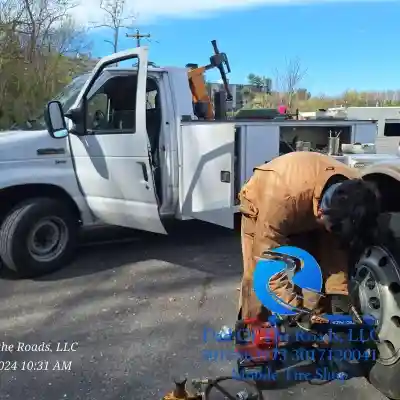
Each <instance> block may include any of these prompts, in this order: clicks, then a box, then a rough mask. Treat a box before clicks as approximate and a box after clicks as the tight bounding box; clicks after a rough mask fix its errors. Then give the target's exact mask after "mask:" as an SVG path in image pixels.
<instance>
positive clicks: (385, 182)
mask: <svg viewBox="0 0 400 400" xmlns="http://www.w3.org/2000/svg"><path fill="white" fill-rule="evenodd" d="M363 179H364V180H366V181H369V182H373V183H374V184H375V185H376V187H377V189H378V190H379V193H380V195H381V200H382V212H387V213H389V212H391V213H396V212H400V182H399V181H398V180H397V179H395V178H393V177H391V176H389V175H385V174H379V173H377V174H370V175H366V176H364V177H363Z"/></svg>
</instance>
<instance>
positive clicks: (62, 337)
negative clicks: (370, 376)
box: [0, 222, 385, 400]
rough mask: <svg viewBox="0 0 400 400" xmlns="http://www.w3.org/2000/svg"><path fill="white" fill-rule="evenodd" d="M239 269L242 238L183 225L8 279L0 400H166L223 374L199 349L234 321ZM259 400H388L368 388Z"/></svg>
mask: <svg viewBox="0 0 400 400" xmlns="http://www.w3.org/2000/svg"><path fill="white" fill-rule="evenodd" d="M115 239H120V241H118V242H113V241H114V240H115ZM241 268H242V266H241V254H240V239H239V235H238V233H237V232H233V231H229V230H225V229H222V228H215V227H213V226H210V225H207V224H201V223H197V222H195V223H193V222H186V223H185V225H184V227H183V226H182V227H181V228H180V229H179V231H178V232H175V234H174V235H172V236H171V237H164V236H158V235H152V234H146V233H137V232H127V231H124V230H123V231H115V230H106V231H100V232H99V231H96V232H90V233H89V234H87V235H86V236H85V237H83V239H82V247H81V248H80V249H79V251H78V253H77V256H76V261H75V262H74V263H73V265H71V266H69V267H67V268H65V269H63V270H61V271H59V272H57V273H54V274H51V275H48V276H46V277H43V278H40V279H36V280H21V281H17V280H14V279H13V278H12V276H10V275H9V274H7V272H6V271H3V276H2V278H1V279H0V299H1V302H0V309H1V311H0V329H1V332H2V336H1V337H0V399H1V400H2V399H12V400H61V399H62V400H81V399H82V400H117V399H118V400H119V399H123V400H125V399H126V400H131V399H132V400H141V399H143V400H151V399H161V398H162V396H163V395H164V394H165V393H166V392H168V391H169V390H170V389H171V388H172V383H171V382H172V379H173V377H174V376H177V375H185V374H186V375H188V376H189V379H191V378H195V377H206V376H211V377H215V376H218V375H230V374H231V372H232V369H233V368H234V365H235V361H234V359H233V357H229V356H226V355H227V354H229V352H228V350H227V352H226V353H222V352H220V353H219V354H224V355H222V356H221V355H220V356H217V357H215V358H217V359H216V360H214V361H209V360H206V357H205V353H204V350H215V351H219V349H220V345H219V344H218V343H216V342H215V341H214V340H213V337H212V332H218V331H219V329H220V328H221V326H223V325H228V326H231V325H232V324H233V323H234V322H235V319H236V312H237V297H238V291H237V287H238V286H239V282H240V277H241ZM226 349H228V348H226ZM68 350H69V351H68ZM264 395H265V398H268V399H273V400H278V399H282V400H286V399H294V398H295V397H297V396H302V397H307V398H308V399H310V400H313V399H315V400H317V399H318V400H322V399H328V398H329V399H339V398H340V399H341V400H347V399H348V400H350V399H351V400H358V399H360V400H361V399H363V400H365V399H371V400H379V399H384V398H385V397H383V396H382V395H380V394H379V393H378V392H377V391H376V390H375V389H374V388H373V387H372V386H370V385H369V384H368V383H367V382H366V380H365V379H364V378H353V379H351V380H349V381H347V382H340V381H334V382H332V383H329V384H326V385H322V386H311V385H310V384H308V383H305V382H287V383H286V384H280V385H278V388H275V389H274V388H272V389H271V390H269V391H266V392H264ZM223 398H224V397H223V396H222V395H220V396H214V397H213V398H212V399H211V400H217V399H223Z"/></svg>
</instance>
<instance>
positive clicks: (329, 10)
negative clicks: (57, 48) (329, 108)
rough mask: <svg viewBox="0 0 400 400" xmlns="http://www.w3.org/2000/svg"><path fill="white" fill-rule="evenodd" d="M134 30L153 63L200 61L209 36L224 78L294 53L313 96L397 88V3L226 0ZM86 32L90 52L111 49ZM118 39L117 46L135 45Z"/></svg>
mask: <svg viewBox="0 0 400 400" xmlns="http://www.w3.org/2000/svg"><path fill="white" fill-rule="evenodd" d="M186 1H188V0H186ZM257 1H259V2H262V0H255V2H256V3H257ZM286 1H289V0H286ZM226 3H228V1H226ZM282 3H285V1H282ZM167 4H168V2H167ZM140 22H141V21H140V16H139V23H140ZM139 28H140V30H141V31H142V32H143V33H150V34H151V35H152V37H153V41H152V42H151V43H148V45H149V47H150V59H151V61H154V62H155V63H157V64H158V65H174V66H184V65H185V64H187V63H189V62H193V63H198V64H205V63H207V62H208V58H209V56H210V55H211V53H212V47H211V44H210V41H211V40H212V39H216V40H217V42H218V45H219V48H220V50H221V51H224V52H226V53H227V55H228V57H229V61H230V64H231V69H232V73H231V74H230V82H231V83H245V82H246V78H247V75H248V74H249V73H250V72H253V73H256V74H262V75H266V76H271V78H273V79H274V75H275V71H276V69H280V70H283V69H284V66H285V62H286V60H290V59H293V58H296V57H298V58H299V59H300V60H301V65H302V67H303V68H304V69H306V70H307V73H306V76H305V78H304V79H303V81H302V83H301V86H302V87H306V88H307V89H308V90H310V91H311V92H312V93H313V95H317V94H320V93H325V94H330V95H334V94H337V93H340V92H342V91H344V90H346V89H350V88H354V89H357V90H386V89H400V66H399V61H400V45H399V42H400V1H385V0H380V1H379V2H378V1H375V2H373V1H370V2H362V1H357V2H356V1H355V2H349V1H345V0H337V1H331V2H323V3H314V4H308V5H293V4H284V5H266V4H260V5H257V4H256V5H253V6H252V7H251V8H247V9H246V8H245V7H240V8H239V7H233V8H232V7H229V4H225V5H224V8H221V9H220V10H213V11H207V10H206V11H205V12H204V11H203V12H202V13H199V14H198V15H196V14H195V15H193V14H188V15H186V14H183V15H181V16H179V15H178V16H176V15H175V14H172V13H171V15H168V14H166V15H161V16H159V17H158V18H156V19H154V20H153V22H152V21H151V19H150V20H149V22H148V23H145V21H143V22H141V25H140V26H139ZM91 36H92V40H93V42H94V46H93V54H94V55H96V56H103V55H106V54H109V53H110V51H111V46H110V45H109V44H107V43H105V42H104V38H111V31H107V30H105V31H102V30H99V31H96V33H94V32H93V33H92V35H91ZM124 36H125V35H123V37H122V39H121V41H120V50H122V49H126V48H128V47H134V46H135V42H134V41H133V40H132V39H128V38H125V37H124ZM155 40H156V41H157V42H155ZM143 43H145V41H143ZM209 77H210V78H211V79H213V78H214V79H218V76H217V75H216V74H209Z"/></svg>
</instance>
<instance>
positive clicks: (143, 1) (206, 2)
mask: <svg viewBox="0 0 400 400" xmlns="http://www.w3.org/2000/svg"><path fill="white" fill-rule="evenodd" d="M110 1H112V0H110ZM350 1H351V0H319V1H318V0H200V1H197V2H196V1H190V0H126V5H125V10H126V11H125V14H126V15H133V14H137V15H138V16H139V18H138V19H139V21H138V22H139V23H143V22H148V21H154V20H157V19H160V18H199V17H202V16H205V15H209V14H210V13H213V12H218V11H223V10H229V9H231V10H232V9H239V8H251V7H256V6H260V5H269V6H276V5H287V6H289V5H292V4H321V3H328V2H329V3H332V2H336V3H345V2H350ZM352 1H353V2H354V1H358V2H374V1H376V2H378V1H379V2H382V1H385V0H352ZM389 1H390V0H389ZM392 1H398V0H392ZM82 3H83V4H84V6H83V5H82V6H79V7H77V8H75V9H74V10H73V14H74V17H76V18H77V19H78V20H79V21H80V22H81V23H87V22H90V21H97V22H99V21H102V20H103V18H104V14H103V13H102V11H101V10H100V8H99V4H100V0H82Z"/></svg>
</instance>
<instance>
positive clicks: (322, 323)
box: [231, 315, 377, 379]
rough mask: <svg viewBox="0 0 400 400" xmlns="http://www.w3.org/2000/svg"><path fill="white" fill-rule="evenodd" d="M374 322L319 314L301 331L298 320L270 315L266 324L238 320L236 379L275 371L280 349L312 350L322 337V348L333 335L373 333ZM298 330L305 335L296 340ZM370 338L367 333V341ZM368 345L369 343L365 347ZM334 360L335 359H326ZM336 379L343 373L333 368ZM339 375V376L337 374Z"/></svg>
mask: <svg viewBox="0 0 400 400" xmlns="http://www.w3.org/2000/svg"><path fill="white" fill-rule="evenodd" d="M376 324H377V322H376V320H375V319H374V318H373V317H372V316H363V317H362V321H359V320H358V317H356V319H355V318H354V317H353V316H351V315H323V316H321V317H320V318H319V319H317V320H314V322H311V325H310V328H309V329H304V327H302V326H301V324H299V323H298V318H280V317H279V316H271V317H270V318H269V321H268V322H261V321H259V320H257V319H247V320H241V321H238V322H237V323H236V327H235V329H234V331H233V332H232V336H231V340H232V341H234V342H235V349H236V351H237V352H238V353H239V358H238V366H237V367H238V374H239V376H240V377H248V378H249V379H252V378H253V377H254V376H255V374H261V376H263V375H264V374H265V373H266V370H267V368H268V369H269V371H271V370H276V369H278V368H279V366H280V365H281V361H282V358H281V356H282V352H281V351H280V350H281V349H283V348H284V349H291V348H295V347H301V348H302V349H305V350H307V349H310V350H312V349H315V348H316V346H318V345H320V344H321V342H324V340H319V338H320V339H324V338H325V342H324V343H323V345H324V346H325V348H326V346H327V345H329V339H330V336H331V335H332V334H335V333H348V332H349V331H350V330H352V331H353V335H354V336H355V335H356V334H357V332H359V333H362V332H366V331H368V332H371V331H374V330H375V327H376ZM299 330H303V331H306V332H308V333H309V335H306V338H304V337H302V338H301V339H299ZM370 337H371V334H369V336H368V339H369V338H370ZM367 345H371V341H369V342H368V343H367V342H366V343H365V346H367ZM330 361H333V362H334V361H335V360H330ZM336 367H337V368H336V369H337V371H335V372H336V375H337V376H336V378H337V379H339V378H340V379H343V378H344V377H345V375H346V371H341V370H340V367H339V366H338V365H336ZM338 374H339V375H338Z"/></svg>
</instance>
